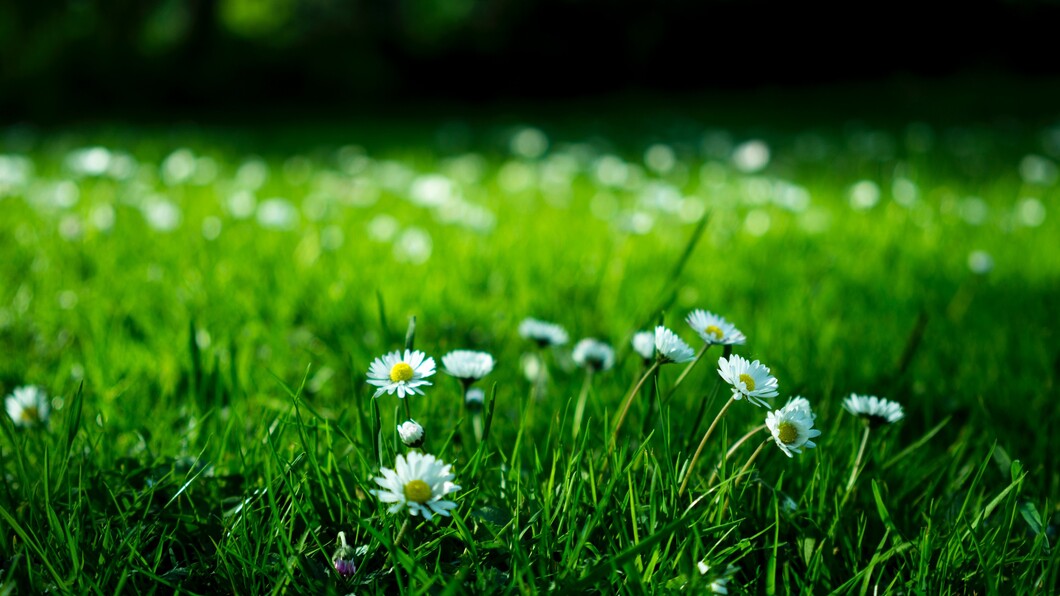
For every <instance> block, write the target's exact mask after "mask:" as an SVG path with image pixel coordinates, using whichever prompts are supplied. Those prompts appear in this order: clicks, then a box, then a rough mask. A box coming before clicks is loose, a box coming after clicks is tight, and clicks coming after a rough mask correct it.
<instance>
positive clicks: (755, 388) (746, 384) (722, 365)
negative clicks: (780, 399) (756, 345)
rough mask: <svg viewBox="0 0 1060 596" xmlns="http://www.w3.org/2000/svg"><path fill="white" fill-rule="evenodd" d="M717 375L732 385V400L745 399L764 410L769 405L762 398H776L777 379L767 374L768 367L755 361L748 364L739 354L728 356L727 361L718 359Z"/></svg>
mask: <svg viewBox="0 0 1060 596" xmlns="http://www.w3.org/2000/svg"><path fill="white" fill-rule="evenodd" d="M718 374H719V375H721V378H723V379H725V382H726V383H728V384H730V385H732V397H733V399H742V398H744V397H746V398H747V401H749V402H751V403H753V404H755V405H756V406H762V407H763V408H766V407H769V405H768V404H767V403H766V402H765V401H763V398H766V397H776V396H777V378H776V377H774V376H772V375H770V374H769V367H767V366H765V365H763V364H762V363H761V362H759V361H757V360H755V361H754V362H748V361H747V360H746V359H745V358H743V357H742V356H740V355H739V354H733V355H731V356H729V359H728V360H726V359H725V358H718Z"/></svg>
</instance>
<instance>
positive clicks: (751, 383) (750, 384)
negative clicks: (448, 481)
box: [390, 373, 755, 391]
mask: <svg viewBox="0 0 1060 596" xmlns="http://www.w3.org/2000/svg"><path fill="white" fill-rule="evenodd" d="M390 376H391V377H393V376H394V374H393V373H391V374H390ZM740 380H741V381H743V384H744V385H747V390H748V391H754V390H755V380H754V378H752V377H751V375H749V374H747V373H740Z"/></svg>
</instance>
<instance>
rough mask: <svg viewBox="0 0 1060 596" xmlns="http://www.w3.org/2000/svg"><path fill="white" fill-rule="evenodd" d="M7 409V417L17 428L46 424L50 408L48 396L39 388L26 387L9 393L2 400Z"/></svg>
mask: <svg viewBox="0 0 1060 596" xmlns="http://www.w3.org/2000/svg"><path fill="white" fill-rule="evenodd" d="M4 405H5V406H6V407H7V415H8V416H10V417H11V420H13V421H14V422H15V425H17V426H23V427H27V428H28V427H31V426H36V425H38V424H47V423H48V416H49V415H50V414H51V408H50V407H49V405H48V395H47V394H45V393H44V390H42V389H41V388H40V387H36V386H33V385H26V386H24V387H19V388H17V389H15V390H14V391H13V392H11V395H9V396H7V399H6V400H4Z"/></svg>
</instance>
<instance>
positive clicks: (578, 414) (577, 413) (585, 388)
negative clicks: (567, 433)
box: [571, 366, 593, 439]
mask: <svg viewBox="0 0 1060 596" xmlns="http://www.w3.org/2000/svg"><path fill="white" fill-rule="evenodd" d="M592 384H593V367H591V366H589V367H586V368H585V382H584V383H582V391H581V393H580V394H579V395H578V405H577V406H576V407H575V408H574V428H573V429H572V435H571V436H572V438H574V439H577V438H578V432H579V431H580V430H581V427H582V418H583V417H584V416H585V403H586V402H587V401H589V388H590V387H592Z"/></svg>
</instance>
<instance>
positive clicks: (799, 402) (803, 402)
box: [784, 395, 817, 420]
mask: <svg viewBox="0 0 1060 596" xmlns="http://www.w3.org/2000/svg"><path fill="white" fill-rule="evenodd" d="M784 408H785V409H787V408H801V409H804V410H806V411H807V412H809V413H810V416H813V419H814V420H817V414H814V413H813V410H812V409H811V408H810V400H808V399H806V398H805V397H803V396H801V395H796V396H795V397H793V398H791V399H789V400H788V403H787V404H785V405H784Z"/></svg>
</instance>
